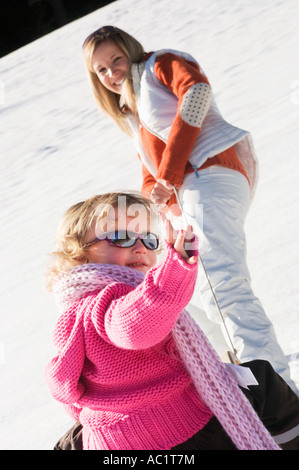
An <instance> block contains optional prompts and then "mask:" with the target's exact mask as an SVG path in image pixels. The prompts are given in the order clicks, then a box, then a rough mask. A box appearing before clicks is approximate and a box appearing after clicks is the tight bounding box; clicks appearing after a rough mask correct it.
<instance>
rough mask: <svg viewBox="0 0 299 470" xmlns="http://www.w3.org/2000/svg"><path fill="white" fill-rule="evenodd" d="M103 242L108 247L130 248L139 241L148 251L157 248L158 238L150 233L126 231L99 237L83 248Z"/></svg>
mask: <svg viewBox="0 0 299 470" xmlns="http://www.w3.org/2000/svg"><path fill="white" fill-rule="evenodd" d="M103 240H105V241H106V242H108V243H109V245H112V246H115V247H117V248H130V247H131V246H134V245H135V243H137V240H140V241H141V243H143V245H144V246H145V248H147V249H148V250H157V249H158V247H159V237H158V236H157V235H156V234H154V233H151V232H148V233H142V234H139V233H135V232H129V231H127V230H121V231H115V232H113V233H111V234H108V235H106V236H105V237H104V236H103V237H99V238H96V239H95V240H92V241H91V242H89V243H86V244H85V245H83V248H84V249H85V248H88V247H90V246H91V245H94V244H95V243H99V242H101V241H103Z"/></svg>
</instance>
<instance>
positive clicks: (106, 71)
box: [92, 39, 129, 95]
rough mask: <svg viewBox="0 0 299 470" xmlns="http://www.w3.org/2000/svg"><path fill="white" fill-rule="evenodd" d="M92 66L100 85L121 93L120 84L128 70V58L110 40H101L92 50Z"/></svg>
mask: <svg viewBox="0 0 299 470" xmlns="http://www.w3.org/2000/svg"><path fill="white" fill-rule="evenodd" d="M92 67H93V69H94V71H95V73H96V74H97V77H98V79H99V80H100V82H101V83H102V85H103V86H104V87H105V88H107V89H108V90H110V91H112V92H113V93H117V94H118V95H120V94H121V89H122V84H123V82H124V80H125V79H126V77H127V75H128V71H129V59H128V57H127V56H126V54H124V52H123V51H122V50H121V49H120V48H119V47H118V45H117V44H115V43H114V42H113V41H112V40H110V39H107V40H106V41H104V42H102V43H101V44H100V45H99V46H97V48H96V49H95V51H94V54H93V57H92Z"/></svg>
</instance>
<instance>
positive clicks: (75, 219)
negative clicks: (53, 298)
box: [45, 192, 157, 291]
mask: <svg viewBox="0 0 299 470" xmlns="http://www.w3.org/2000/svg"><path fill="white" fill-rule="evenodd" d="M120 198H122V200H124V201H125V205H126V208H128V207H129V206H131V205H133V204H140V205H142V206H143V207H145V209H146V210H147V211H148V213H149V215H150V216H151V217H154V218H156V217H157V212H156V208H155V206H154V205H153V203H152V202H151V201H150V200H149V199H147V198H145V197H144V196H143V195H142V194H140V193H138V192H135V193H132V192H128V193H127V192H113V193H105V194H100V195H96V196H93V197H91V198H89V199H86V200H85V201H82V202H78V203H77V204H74V205H73V206H71V207H70V208H69V209H68V210H67V211H66V212H65V214H64V216H63V218H62V220H61V222H60V225H59V227H58V232H57V242H56V249H55V251H54V252H52V253H51V254H50V256H51V262H50V265H49V268H48V269H47V271H46V274H45V284H46V289H47V290H48V291H51V290H52V286H53V283H54V282H55V279H56V278H57V277H58V276H59V275H60V274H61V272H63V271H68V270H69V269H70V268H72V267H74V266H77V265H79V264H85V263H88V257H87V252H86V249H85V248H84V243H85V237H86V234H87V232H88V231H89V230H90V228H91V225H92V223H93V221H94V220H100V219H101V218H103V217H105V216H106V215H107V214H108V211H109V208H111V207H113V208H114V209H117V208H118V207H119V201H120Z"/></svg>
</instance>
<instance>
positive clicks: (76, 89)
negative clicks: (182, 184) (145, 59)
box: [0, 0, 299, 450]
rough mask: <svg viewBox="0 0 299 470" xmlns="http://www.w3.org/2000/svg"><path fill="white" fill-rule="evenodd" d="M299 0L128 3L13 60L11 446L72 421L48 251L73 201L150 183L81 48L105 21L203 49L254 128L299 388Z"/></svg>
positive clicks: (3, 163) (262, 229)
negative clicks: (95, 88) (54, 367)
mask: <svg viewBox="0 0 299 470" xmlns="http://www.w3.org/2000/svg"><path fill="white" fill-rule="evenodd" d="M298 17H299V3H298V2H297V0H286V1H282V0H265V1H264V2H262V3H261V2H259V1H258V0H240V1H238V2H232V1H231V0H214V1H213V2H211V1H210V0H189V1H188V2H184V6H182V2H181V1H179V0H163V1H161V0H138V1H137V0H119V1H116V2H113V3H112V4H110V5H108V6H106V7H104V8H101V9H99V10H97V11H96V12H93V13H92V14H90V15H88V16H85V17H83V18H81V19H79V20H77V21H75V22H73V23H71V24H69V25H67V26H65V27H63V28H61V29H59V30H57V31H55V32H53V33H51V34H49V35H47V36H45V37H43V38H41V39H39V40H37V41H35V42H33V43H31V44H29V45H27V46H26V47H23V48H21V49H19V50H17V51H15V52H13V53H12V54H10V55H8V56H6V57H4V58H2V59H1V62H0V66H1V82H0V117H1V128H0V141H1V157H0V188H1V189H0V191H1V201H2V204H1V222H2V224H1V225H2V230H1V243H0V250H1V254H0V259H1V268H0V277H1V334H0V375H1V411H0V423H1V439H0V442H1V447H2V448H3V449H12V450H14V449H25V450H30V449H34V450H39V449H41V450H43V449H52V448H53V445H54V443H55V442H56V440H57V439H58V438H59V437H60V436H61V435H62V434H63V433H64V432H65V431H66V430H67V429H68V427H70V426H71V424H72V420H71V419H69V418H68V416H67V415H66V414H65V412H64V410H63V409H62V407H61V405H60V404H58V403H57V402H55V401H54V399H52V397H51V396H50V393H49V391H48V388H47V385H46V383H45V380H44V368H45V365H46V363H47V362H48V361H49V360H50V358H51V357H52V355H53V354H54V352H55V350H54V347H53V345H52V338H51V334H52V330H53V327H54V324H55V321H56V318H57V308H56V305H55V303H54V300H53V298H52V296H51V295H50V294H47V293H46V292H45V291H44V289H43V273H44V269H45V267H46V265H47V253H49V252H51V250H52V249H53V246H54V239H55V234H56V228H57V225H58V223H59V220H60V218H61V216H62V214H63V213H64V211H65V210H66V209H67V208H68V207H69V206H70V205H72V204H73V203H75V202H78V201H79V200H82V199H85V198H87V197H89V196H92V195H94V194H96V193H101V192H105V191H111V190H121V189H139V188H140V183H141V176H140V168H139V163H138V160H137V157H136V154H135V150H134V148H133V144H132V143H131V141H130V140H129V138H128V137H126V135H124V134H122V133H121V132H120V131H119V130H118V129H117V128H116V127H115V126H114V124H113V123H112V122H110V121H109V120H108V119H107V118H106V117H104V116H101V115H100V114H99V112H98V110H97V108H96V104H95V102H94V99H93V97H92V94H91V91H90V88H89V85H88V82H87V79H86V72H85V69H84V64H83V59H82V50H81V46H82V42H83V40H84V38H85V36H86V35H87V34H89V32H91V31H93V30H94V29H96V28H98V27H99V26H100V25H103V24H115V25H117V26H119V27H120V28H123V29H125V30H126V31H128V32H130V33H131V34H132V35H133V36H135V37H136V38H138V39H139V40H140V42H141V43H143V45H144V47H145V49H146V50H155V49H158V48H159V49H160V48H172V49H180V50H184V51H187V52H189V53H191V54H193V55H194V56H195V57H196V58H197V59H198V60H199V62H200V64H201V65H202V67H203V68H204V70H205V71H206V73H207V74H208V77H209V79H210V81H211V83H212V85H213V87H214V92H215V94H216V99H217V102H218V105H219V107H220V109H221V111H222V113H223V115H224V117H226V118H227V119H228V120H229V121H230V122H232V123H233V124H236V125H238V126H240V127H243V128H245V129H248V130H250V132H251V133H252V135H253V137H254V142H255V147H256V150H257V154H258V156H259V162H260V180H259V185H258V189H257V192H256V196H255V199H254V202H253V204H252V206H251V210H250V212H249V216H248V219H247V223H246V233H247V244H248V263H249V267H250V271H251V275H252V280H253V288H254V291H255V293H256V295H257V296H258V297H260V299H261V300H262V303H263V305H264V307H265V309H266V311H267V313H268V315H269V317H270V318H271V320H272V321H273V323H274V326H275V328H276V333H277V337H278V340H279V342H280V344H281V347H282V349H283V351H284V353H285V355H286V356H287V358H288V360H289V363H290V369H291V373H292V378H293V379H294V381H295V382H296V384H297V386H299V331H298V330H299V329H298V325H299V321H298V320H299V306H298V305H299V290H298V265H299V251H298V235H299V231H298V228H299V222H298V211H299V197H298V183H297V180H298V175H299V159H298V156H297V151H298V148H299V132H298V118H299V61H298Z"/></svg>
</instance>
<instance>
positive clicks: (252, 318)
mask: <svg viewBox="0 0 299 470" xmlns="http://www.w3.org/2000/svg"><path fill="white" fill-rule="evenodd" d="M198 174H199V178H197V177H196V175H195V174H191V175H188V176H187V177H186V178H185V180H184V182H183V185H182V187H181V188H180V192H179V194H180V198H181V201H182V203H183V207H184V212H185V214H186V216H187V218H188V220H189V221H190V223H191V224H192V225H193V228H194V231H195V233H196V234H197V235H198V236H199V252H200V256H201V259H202V261H203V264H204V266H205V270H206V271H207V273H208V277H209V279H210V282H211V284H212V286H213V290H214V293H215V296H216V299H217V302H218V304H219V307H220V309H221V312H222V314H223V316H224V318H225V323H226V327H227V329H228V331H229V334H230V337H231V338H232V340H233V343H234V347H235V349H236V350H237V354H238V357H239V358H240V360H241V361H242V362H244V361H250V360H253V359H266V360H268V361H269V362H270V363H271V364H272V365H273V367H274V369H275V370H276V372H278V373H279V374H280V375H282V376H283V378H284V379H285V380H286V381H287V382H288V383H290V382H291V381H290V377H289V374H288V363H287V360H286V359H285V357H284V354H283V352H282V350H281V348H280V346H279V344H278V342H277V339H276V336H275V333H274V329H273V325H272V323H271V322H270V320H269V319H268V317H267V316H266V314H265V312H264V309H263V307H262V305H261V302H260V301H259V299H258V298H257V297H256V296H255V295H254V293H253V291H252V288H251V279H250V275H249V271H248V267H247V262H246V241H245V234H244V221H245V217H246V214H247V211H248V208H249V197H250V195H249V185H248V182H247V179H246V178H245V177H244V176H243V175H242V174H241V173H239V172H237V171H234V170H230V169H228V168H224V167H220V166H213V167H210V168H208V169H206V170H201V171H199V172H198ZM198 292H199V293H200V299H201V302H202V304H203V306H204V308H205V311H206V314H207V316H208V318H209V320H211V321H212V322H215V323H218V324H222V321H221V318H220V315H219V312H218V309H217V307H216V305H215V301H214V298H213V295H212V293H211V290H210V287H209V284H208V282H207V279H206V276H205V273H204V270H203V269H200V268H199V275H198V281H197V286H196V289H195V296H194V298H193V301H192V302H191V303H194V299H196V295H198ZM290 385H291V386H292V385H293V386H294V384H293V383H290Z"/></svg>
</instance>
